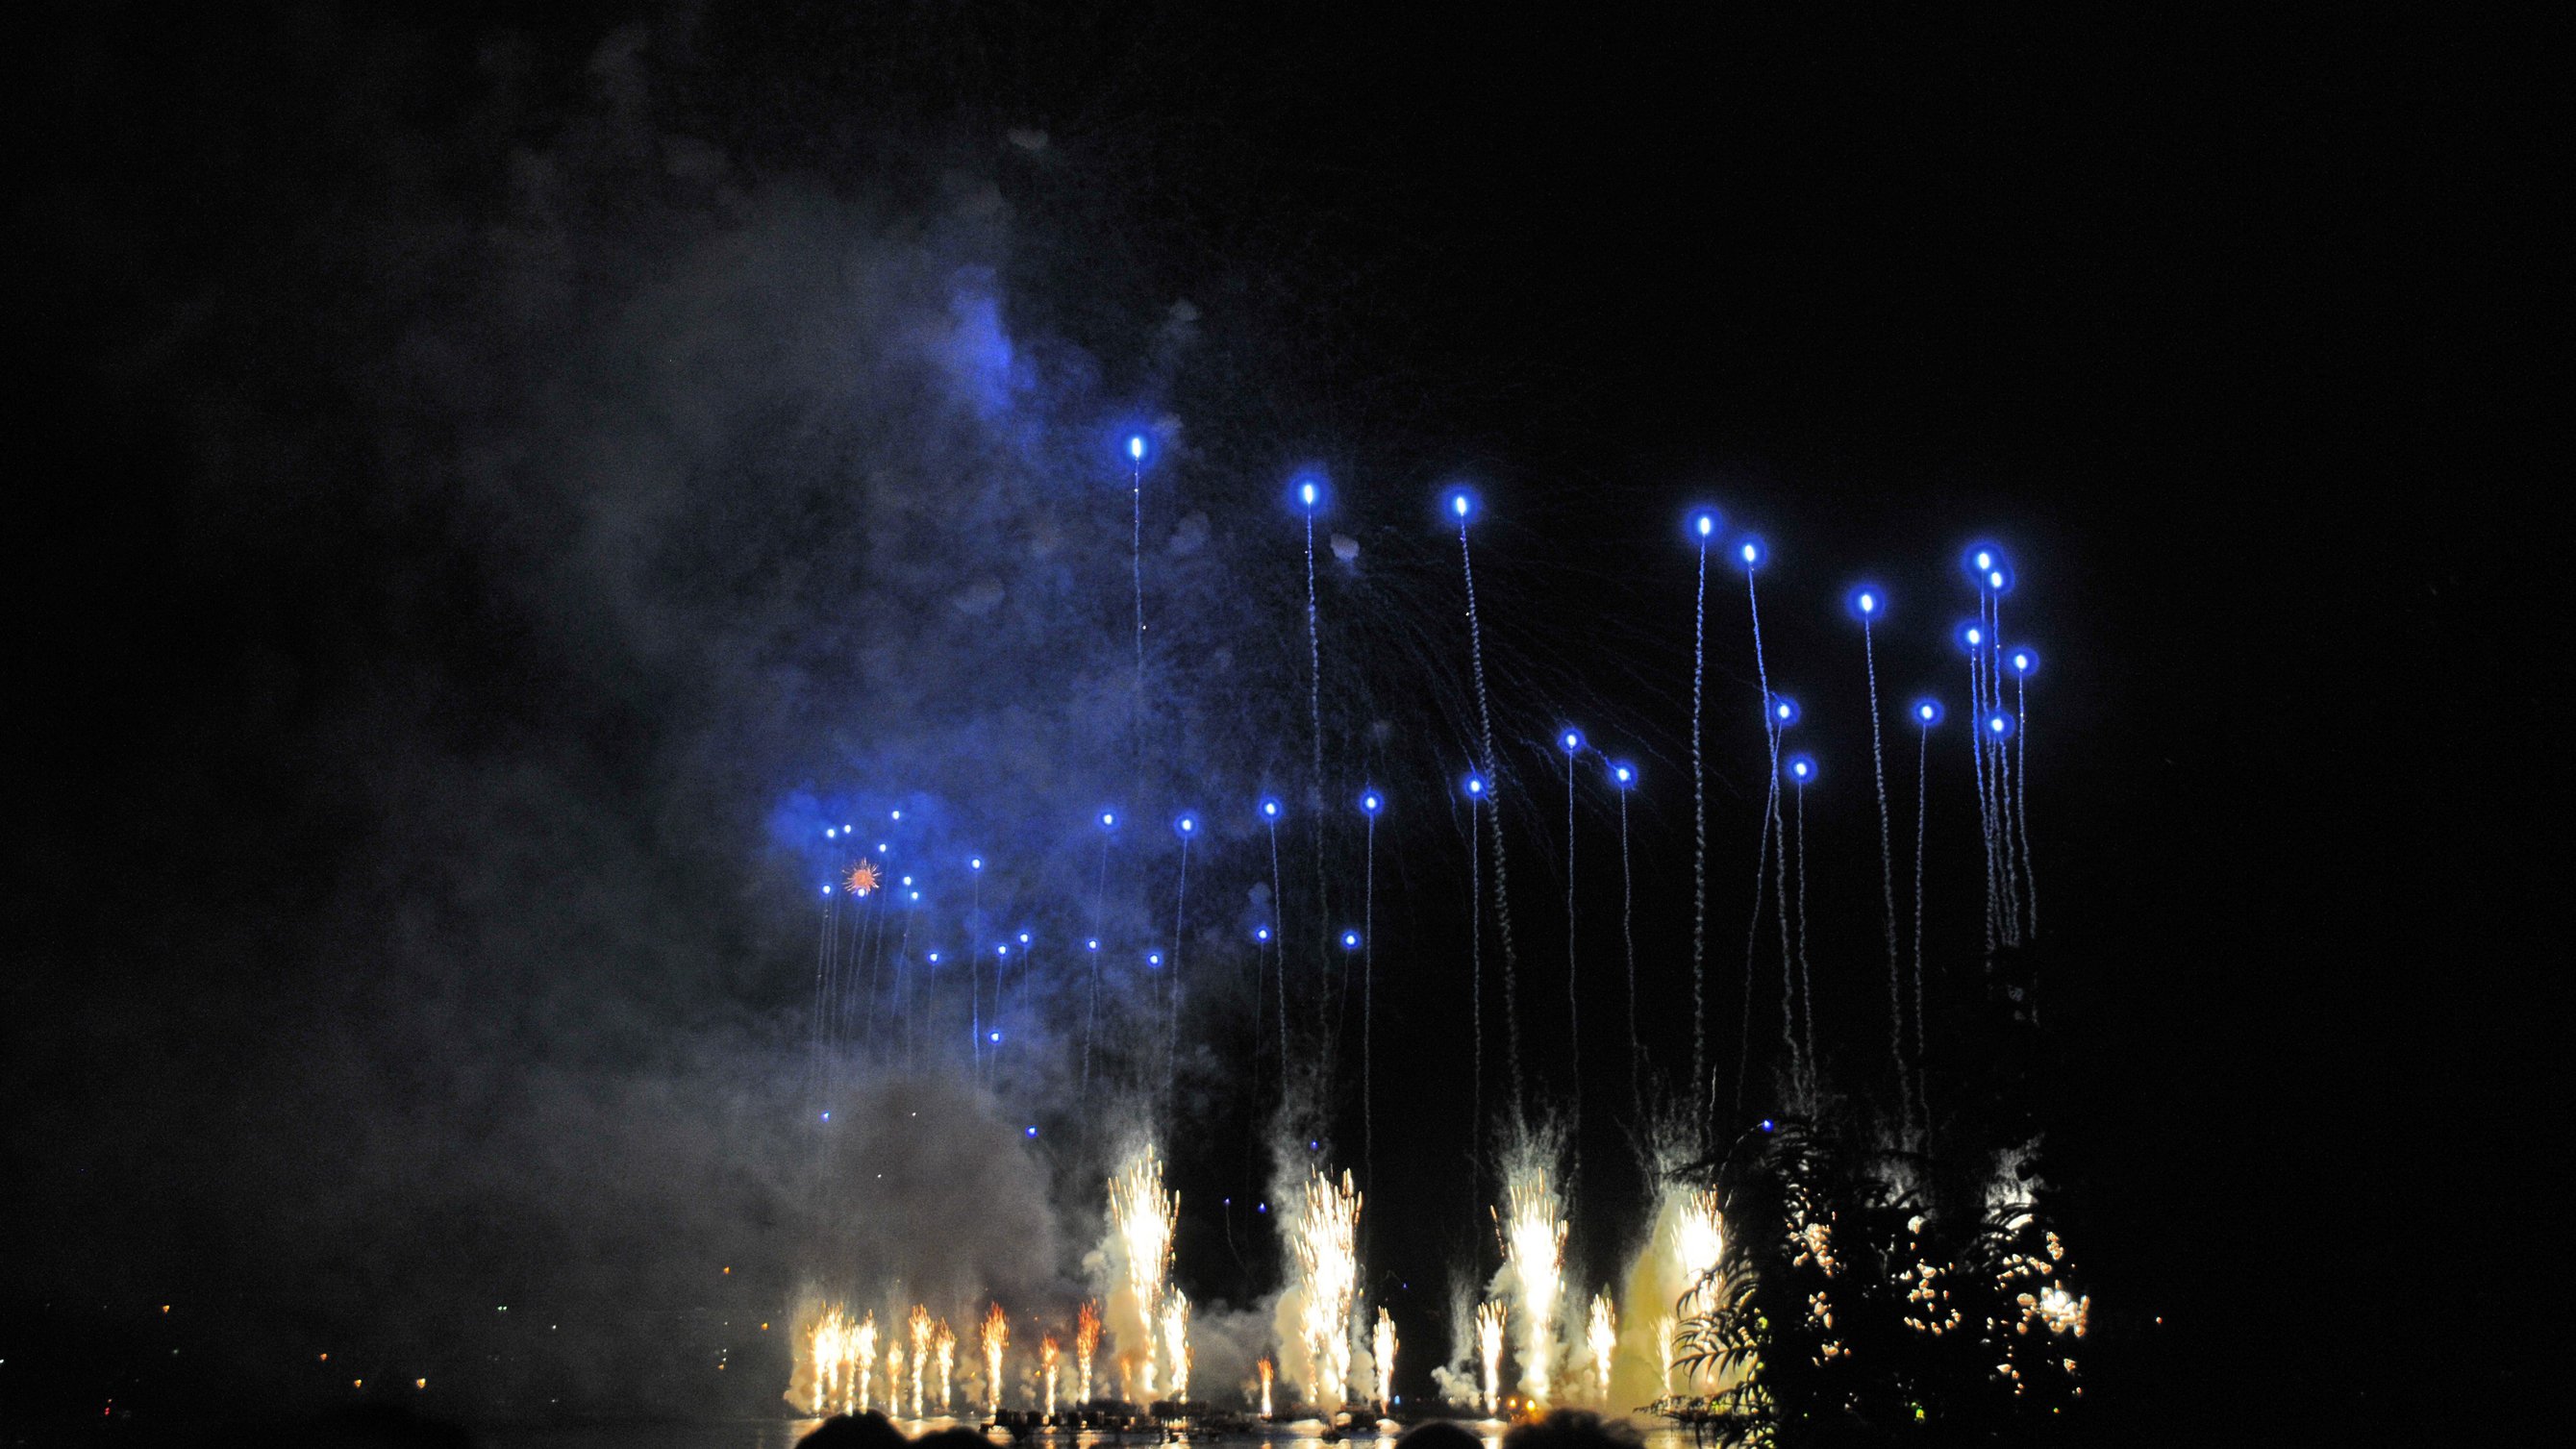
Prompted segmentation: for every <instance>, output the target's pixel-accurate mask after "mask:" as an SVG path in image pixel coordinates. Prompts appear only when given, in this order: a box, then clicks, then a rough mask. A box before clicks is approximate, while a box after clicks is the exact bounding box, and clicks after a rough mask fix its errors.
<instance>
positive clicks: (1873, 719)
mask: <svg viewBox="0 0 2576 1449" xmlns="http://www.w3.org/2000/svg"><path fill="white" fill-rule="evenodd" d="M1860 603H1861V615H1860V657H1861V663H1862V664H1863V665H1864V666H1865V667H1866V668H1867V669H1868V671H1869V769H1870V774H1871V777H1872V778H1873V779H1875V780H1876V781H1877V783H1878V879H1879V887H1880V890H1881V892H1882V893H1883V894H1884V895H1885V896H1886V898H1887V1052H1888V1059H1889V1060H1890V1061H1892V1062H1893V1063H1895V1066H1896V1097H1897V1101H1898V1103H1899V1104H1900V1107H1901V1110H1902V1111H1903V1112H1904V1114H1905V1116H1906V1118H1907V1121H1906V1124H1905V1126H1906V1136H1907V1137H1908V1138H1909V1139H1911V1138H1912V1136H1913V1121H1912V1117H1913V1110H1914V1109H1913V1102H1912V1099H1911V1098H1909V1097H1907V1096H1906V1094H1905V986H1904V968H1903V967H1902V966H1900V965H1899V964H1898V961H1897V955H1896V845H1895V839H1894V836H1893V834H1892V833H1891V831H1890V829H1889V826H1888V816H1887V755H1886V746H1885V744H1884V743H1883V742H1882V740H1881V737H1880V736H1881V731H1880V728H1879V718H1878V709H1879V705H1878V654H1877V651H1876V650H1875V649H1874V648H1873V647H1872V646H1871V643H1870V637H1869V621H1870V616H1871V615H1873V614H1875V613H1877V612H1878V596H1877V595H1876V594H1875V593H1863V594H1862V595H1861V596H1860Z"/></svg>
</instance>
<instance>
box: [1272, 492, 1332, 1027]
mask: <svg viewBox="0 0 2576 1449" xmlns="http://www.w3.org/2000/svg"><path fill="white" fill-rule="evenodd" d="M1314 486H1315V485H1313V484H1312V483H1309V484H1307V485H1306V494H1305V496H1306V500H1307V502H1306V717H1307V720H1308V722H1309V723H1310V724H1311V725H1312V727H1313V736H1312V737H1313V740H1314V773H1313V774H1312V775H1310V776H1309V777H1308V780H1307V787H1306V814H1307V817H1308V818H1309V819H1310V820H1312V821H1313V822H1314V824H1313V828H1312V829H1311V830H1310V831H1309V832H1308V833H1309V834H1311V835H1312V836H1313V837H1314V841H1315V909H1316V911H1317V920H1316V922H1315V970H1316V973H1317V981H1316V984H1317V986H1319V987H1321V988H1323V989H1322V990H1321V992H1320V993H1319V998H1318V1000H1317V1001H1316V1003H1315V1010H1316V1012H1317V1021H1318V1028H1319V1029H1318V1032H1317V1036H1316V1040H1317V1041H1319V1042H1320V1041H1323V1040H1325V1039H1326V1038H1328V1037H1329V1036H1331V1035H1332V1032H1331V1027H1330V1022H1331V1005H1330V1003H1331V1001H1332V999H1333V994H1332V990H1331V979H1332V967H1331V965H1330V959H1331V958H1330V957H1329V956H1328V955H1327V954H1326V947H1325V944H1324V943H1325V942H1327V941H1329V940H1331V939H1332V935H1333V903H1332V899H1331V895H1330V892H1331V880H1330V878H1329V877H1328V876H1327V875H1326V873H1325V870H1324V646H1323V644H1322V642H1321V638H1322V636H1321V634H1320V633H1319V631H1318V629H1317V626H1316V615H1315V504H1314V498H1315V493H1314ZM1283 904H1284V903H1283ZM1280 916H1281V919H1282V920H1285V919H1286V917H1287V913H1286V911H1284V910H1283V911H1281V912H1280ZM1280 951H1281V955H1280V958H1279V962H1280V969H1281V970H1282V971H1285V970H1286V969H1287V963H1288V957H1287V954H1286V951H1287V948H1286V947H1285V946H1284V945H1283V946H1282V947H1281V948H1280Z"/></svg>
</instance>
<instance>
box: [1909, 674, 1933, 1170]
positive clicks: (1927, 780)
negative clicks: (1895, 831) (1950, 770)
mask: <svg viewBox="0 0 2576 1449" xmlns="http://www.w3.org/2000/svg"><path fill="white" fill-rule="evenodd" d="M1933 713H1935V711H1934V710H1933V709H1932V708H1931V707H1929V706H1923V705H1918V706H1916V707H1915V718H1916V719H1917V720H1918V721H1919V722H1920V723H1921V725H1922V735H1921V738H1920V740H1919V742H1918V743H1917V744H1916V745H1915V747H1914V1100H1915V1106H1916V1107H1917V1109H1919V1111H1920V1114H1921V1115H1920V1116H1918V1117H1917V1118H1916V1119H1915V1120H1916V1121H1917V1122H1919V1123H1921V1124H1922V1125H1923V1126H1924V1127H1925V1128H1926V1129H1927V1130H1928V1129H1929V1127H1930V1125H1931V1116H1932V1104H1931V1102H1930V1101H1929V1100H1928V1099H1926V1097H1925V1095H1924V1086H1923V1071H1924V1065H1923V1064H1924V1061H1925V1055H1924V1028H1923V1016H1924V1011H1925V1006H1924V1001H1923V832H1924V823H1925V821H1926V820H1928V819H1929V818H1930V807H1931V801H1932V792H1931V780H1932V718H1931V716H1932V714H1933Z"/></svg>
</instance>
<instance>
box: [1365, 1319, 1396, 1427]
mask: <svg viewBox="0 0 2576 1449" xmlns="http://www.w3.org/2000/svg"><path fill="white" fill-rule="evenodd" d="M1370 1359H1371V1362H1372V1364H1373V1366H1374V1367H1375V1368H1376V1369H1377V1406H1378V1409H1379V1410H1380V1411H1381V1412H1383V1411H1384V1410H1386V1409H1388V1408H1389V1407H1391V1406H1392V1405H1393V1404H1394V1403H1395V1319H1394V1318H1393V1317H1392V1316H1390V1315H1389V1314H1388V1313H1387V1311H1386V1310H1385V1309H1383V1308H1381V1309H1379V1310H1378V1311H1377V1339H1376V1342H1375V1344H1374V1345H1373V1347H1372V1349H1371V1351H1370Z"/></svg>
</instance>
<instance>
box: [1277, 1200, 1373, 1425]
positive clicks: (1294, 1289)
mask: <svg viewBox="0 0 2576 1449" xmlns="http://www.w3.org/2000/svg"><path fill="white" fill-rule="evenodd" d="M1359 1221H1360V1194H1359V1188H1358V1186H1357V1185H1356V1184H1355V1183H1354V1182H1353V1181H1352V1179H1351V1175H1350V1174H1349V1173H1348V1172H1344V1173H1343V1174H1342V1180H1341V1182H1340V1184H1339V1185H1338V1186H1337V1185H1336V1184H1335V1183H1334V1182H1333V1180H1332V1179H1331V1178H1329V1177H1327V1176H1325V1175H1324V1174H1323V1172H1321V1171H1320V1170H1312V1169H1310V1170H1309V1171H1308V1172H1307V1174H1306V1183H1305V1189H1304V1191H1303V1192H1301V1193H1300V1194H1299V1196H1298V1208H1297V1211H1296V1214H1295V1215H1294V1216H1293V1217H1292V1218H1291V1219H1290V1220H1289V1224H1288V1248H1289V1255H1290V1260H1291V1263H1292V1266H1293V1269H1294V1272H1295V1274H1296V1278H1295V1281H1294V1282H1293V1283H1292V1284H1291V1285H1290V1288H1289V1291H1288V1293H1287V1294H1286V1295H1285V1296H1283V1297H1282V1298H1281V1300H1280V1316H1281V1317H1282V1318H1283V1319H1286V1320H1289V1321H1288V1322H1286V1323H1284V1324H1283V1325H1282V1327H1283V1333H1282V1337H1283V1338H1285V1339H1287V1348H1288V1351H1289V1354H1290V1357H1289V1363H1288V1369H1289V1373H1290V1376H1291V1377H1293V1378H1295V1379H1296V1380H1297V1384H1298V1387H1299V1388H1300V1389H1302V1390H1303V1391H1304V1393H1305V1395H1306V1401H1307V1403H1308V1404H1309V1405H1311V1406H1312V1407H1313V1408H1314V1409H1315V1410H1316V1412H1318V1413H1319V1414H1322V1415H1324V1416H1326V1417H1327V1418H1329V1417H1330V1416H1331V1415H1332V1413H1333V1412H1334V1411H1335V1410H1337V1409H1339V1408H1341V1407H1342V1404H1343V1403H1344V1401H1345V1400H1346V1399H1347V1398H1348V1397H1349V1391H1350V1381H1351V1299H1352V1298H1353V1297H1354V1296H1355V1295H1356V1294H1357V1292H1358V1289H1359Z"/></svg>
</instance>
